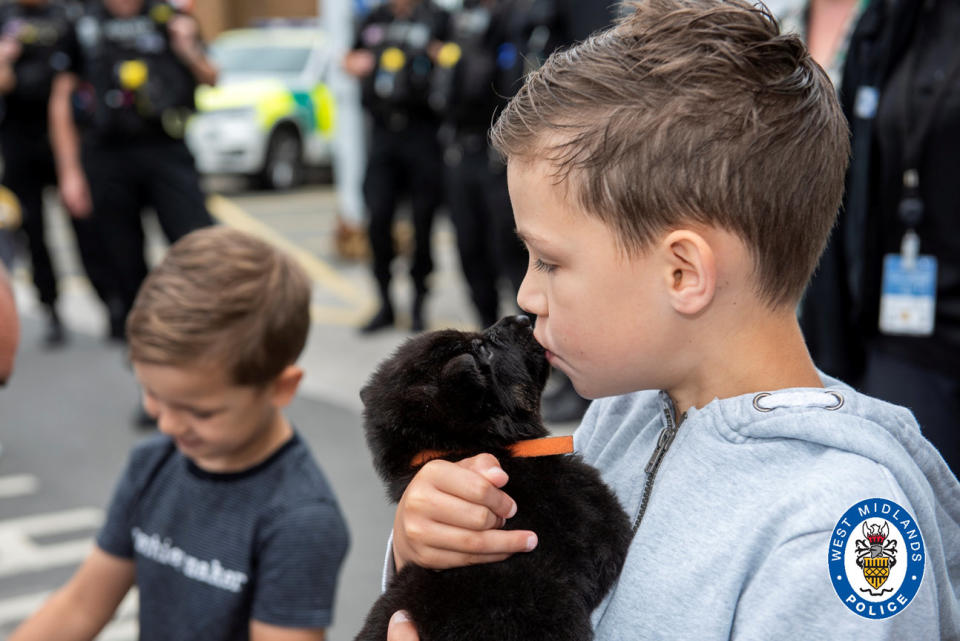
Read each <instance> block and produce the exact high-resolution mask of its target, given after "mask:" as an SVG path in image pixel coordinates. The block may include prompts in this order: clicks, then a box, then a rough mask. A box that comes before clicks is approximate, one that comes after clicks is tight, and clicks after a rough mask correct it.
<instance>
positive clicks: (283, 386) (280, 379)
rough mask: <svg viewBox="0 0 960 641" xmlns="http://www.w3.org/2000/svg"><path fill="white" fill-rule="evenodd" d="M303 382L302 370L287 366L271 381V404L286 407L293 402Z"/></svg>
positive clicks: (294, 366)
mask: <svg viewBox="0 0 960 641" xmlns="http://www.w3.org/2000/svg"><path fill="white" fill-rule="evenodd" d="M302 380H303V370H302V369H301V368H299V367H297V366H296V365H287V366H286V367H285V368H284V369H283V371H282V372H280V374H279V375H278V376H277V377H276V378H275V379H274V380H273V384H272V385H273V391H272V394H273V404H274V405H276V406H277V407H286V406H287V405H289V404H290V402H291V401H292V400H293V397H294V396H295V395H296V393H297V388H299V387H300V381H302Z"/></svg>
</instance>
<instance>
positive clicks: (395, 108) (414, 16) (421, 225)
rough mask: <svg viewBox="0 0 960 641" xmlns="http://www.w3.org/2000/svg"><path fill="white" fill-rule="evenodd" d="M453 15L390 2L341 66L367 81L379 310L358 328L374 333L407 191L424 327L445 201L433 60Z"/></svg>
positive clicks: (412, 1) (417, 309)
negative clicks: (431, 95)
mask: <svg viewBox="0 0 960 641" xmlns="http://www.w3.org/2000/svg"><path fill="white" fill-rule="evenodd" d="M447 20H448V15H447V13H446V12H445V11H442V10H441V9H439V8H437V7H436V6H434V5H433V3H432V2H431V0H388V2H387V3H386V4H384V5H382V6H380V7H378V8H376V9H374V10H373V11H372V12H371V13H370V14H369V15H368V16H367V17H366V18H365V19H364V20H363V21H362V22H361V24H360V26H359V29H358V32H357V36H356V40H355V44H354V47H353V49H352V50H351V51H350V52H349V53H348V54H347V55H346V57H345V58H344V63H343V66H344V69H345V70H346V71H347V73H350V74H352V75H354V76H356V77H357V78H360V79H361V81H362V94H363V104H364V108H365V109H366V110H367V112H368V113H369V115H370V117H371V120H372V123H373V124H372V132H371V146H370V153H369V156H368V163H367V172H366V176H365V178H364V198H365V200H366V203H367V209H368V210H369V215H370V227H369V236H370V246H371V249H372V250H373V273H374V277H375V278H376V280H377V285H378V288H379V293H380V308H379V310H378V311H377V313H376V315H374V317H373V318H372V319H371V320H370V322H369V323H367V324H366V325H365V326H364V327H363V328H362V329H361V331H362V332H364V333H369V332H374V331H377V330H379V329H383V328H386V327H390V326H391V325H393V321H394V311H393V305H392V303H391V300H390V292H389V288H390V264H391V262H392V261H393V258H394V249H393V238H392V226H393V219H394V215H395V213H396V207H397V200H398V198H399V197H400V195H401V194H402V193H404V192H407V193H409V195H410V200H411V205H412V214H413V228H414V236H415V244H416V247H415V250H414V255H413V263H412V265H411V268H410V276H411V277H412V279H413V285H414V301H413V308H412V310H411V311H412V322H411V327H412V329H413V330H414V331H419V330H421V329H423V326H424V321H423V304H424V299H425V297H426V293H427V283H426V279H427V276H428V275H429V274H430V272H431V271H432V269H433V260H432V257H431V253H430V231H431V228H432V225H433V216H434V212H435V210H436V208H437V207H438V206H439V204H440V202H441V199H442V192H443V184H442V174H443V169H442V167H443V166H442V162H441V153H442V152H441V149H440V144H439V142H438V141H437V127H438V120H437V117H436V116H435V114H434V113H433V112H432V111H431V109H430V106H429V105H428V103H427V93H428V86H429V81H430V73H431V71H432V68H433V58H434V57H435V55H436V51H437V49H438V47H439V46H440V41H442V40H444V39H445V38H446V29H447Z"/></svg>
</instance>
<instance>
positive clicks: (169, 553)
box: [97, 434, 349, 641]
mask: <svg viewBox="0 0 960 641" xmlns="http://www.w3.org/2000/svg"><path fill="white" fill-rule="evenodd" d="M348 543H349V536H348V533H347V527H346V523H345V522H344V519H343V516H342V515H341V513H340V508H339V507H338V505H337V501H336V499H335V497H334V495H333V492H332V490H331V489H330V486H329V485H328V483H327V481H326V479H325V478H324V476H323V473H322V472H321V471H320V468H319V467H318V466H317V464H316V462H315V461H314V459H313V457H312V455H311V454H310V452H309V450H308V449H307V447H306V445H305V444H304V443H303V441H302V440H301V438H300V437H299V436H298V435H296V434H295V435H294V436H293V437H292V438H291V439H290V440H289V441H287V442H286V443H285V444H284V445H283V446H282V447H281V448H280V449H278V450H277V451H276V452H274V453H273V454H272V455H271V456H270V457H269V458H268V459H267V460H265V461H263V462H262V463H260V464H258V465H256V466H254V467H252V468H250V469H248V470H245V471H242V472H236V473H226V474H213V473H210V472H206V471H204V470H201V469H200V468H199V467H197V466H196V465H195V464H194V463H193V462H192V461H190V460H189V459H187V458H186V457H184V456H183V455H182V454H180V452H179V451H178V450H177V449H176V447H175V445H174V444H173V442H172V441H171V440H170V438H168V437H166V436H157V437H154V438H150V439H148V440H147V441H145V442H143V443H141V444H139V445H138V446H137V447H135V448H134V450H133V452H132V454H131V456H130V460H129V462H128V465H127V469H126V470H125V472H124V473H123V475H122V476H121V478H120V481H119V483H118V485H117V489H116V492H115V494H114V497H113V501H112V503H111V505H110V509H109V511H108V514H107V520H106V523H105V525H104V526H103V529H102V530H101V531H100V533H99V535H98V536H97V545H98V546H99V547H100V548H101V549H103V550H104V551H105V552H108V553H110V554H113V555H115V556H118V557H122V558H126V559H132V560H133V561H134V562H135V563H136V576H137V579H136V581H137V587H138V589H139V591H140V639H141V641H150V640H152V639H156V640H158V641H159V640H165V641H168V640H170V639H177V640H178V641H186V640H188V639H197V640H200V639H202V640H203V641H215V640H217V639H223V640H224V641H226V640H230V641H237V640H241V639H248V638H249V625H250V619H256V620H257V621H261V622H263V623H268V624H271V625H277V626H286V627H297V628H325V627H328V626H329V625H330V622H331V618H332V612H333V601H334V592H335V588H336V583H337V575H338V573H339V570H340V565H341V563H342V561H343V558H344V556H345V555H346V551H347V547H348Z"/></svg>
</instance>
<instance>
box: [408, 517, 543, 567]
mask: <svg viewBox="0 0 960 641" xmlns="http://www.w3.org/2000/svg"><path fill="white" fill-rule="evenodd" d="M433 534H434V535H435V536H436V540H435V541H433V542H432V545H430V546H429V547H430V550H429V551H428V552H426V554H427V555H430V554H435V555H436V556H437V557H438V559H435V560H437V561H439V558H440V557H442V558H443V559H444V561H446V563H444V565H446V564H447V563H448V562H449V559H450V555H451V553H452V554H453V556H456V557H457V559H456V560H457V561H460V563H459V564H460V565H463V562H467V563H470V564H473V563H489V562H491V561H494V560H496V561H502V560H503V559H505V558H507V557H508V556H511V555H513V554H517V553H518V552H530V551H531V550H533V549H534V548H536V547H537V535H536V534H534V533H533V532H531V531H529V530H483V531H481V532H474V531H471V530H464V529H462V528H457V527H452V526H449V525H444V524H442V523H438V524H437V525H436V526H435V529H434V531H433ZM431 560H434V559H431ZM428 567H437V566H436V565H435V564H434V563H431V564H430V565H429V566H428Z"/></svg>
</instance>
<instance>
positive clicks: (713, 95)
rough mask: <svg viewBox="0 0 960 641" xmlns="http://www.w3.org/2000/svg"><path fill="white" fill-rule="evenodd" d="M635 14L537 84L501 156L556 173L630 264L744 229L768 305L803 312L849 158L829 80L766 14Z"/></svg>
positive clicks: (711, 5) (520, 98) (502, 130)
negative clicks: (668, 244) (672, 244)
mask: <svg viewBox="0 0 960 641" xmlns="http://www.w3.org/2000/svg"><path fill="white" fill-rule="evenodd" d="M629 7H630V8H632V12H631V13H630V14H629V15H626V16H625V17H623V18H622V19H621V20H620V21H619V23H618V24H617V25H616V26H614V27H613V28H611V29H609V30H607V31H605V32H603V33H600V34H597V35H594V36H593V37H591V38H589V39H587V40H586V41H584V42H582V43H580V44H578V45H576V46H574V47H572V48H571V49H568V50H565V51H560V52H557V53H555V54H554V55H552V56H551V57H550V58H549V59H548V60H547V61H546V63H545V64H544V65H543V67H541V68H540V69H539V70H538V71H536V72H534V73H533V74H531V75H530V76H529V77H528V78H527V80H526V82H525V83H524V86H523V87H522V88H521V89H520V91H519V93H518V94H517V95H516V96H515V97H514V98H513V100H511V101H510V103H509V105H508V106H507V107H506V109H505V110H504V112H503V113H502V114H501V115H500V117H499V119H498V120H497V122H496V123H495V125H494V127H493V130H492V132H491V138H492V141H493V144H494V146H495V147H496V148H497V149H498V150H499V151H500V152H501V153H502V154H503V155H505V156H506V157H507V159H508V160H513V159H518V160H521V161H524V160H535V159H538V158H544V159H546V160H548V161H549V162H551V163H552V164H553V166H554V167H555V169H556V173H555V176H556V178H557V181H558V183H566V187H567V188H568V189H570V193H571V194H572V195H573V196H574V197H575V198H576V200H577V202H578V204H579V205H580V206H581V207H582V208H583V209H584V210H585V211H587V212H588V213H590V214H592V215H595V216H598V217H599V218H600V219H601V220H603V221H604V222H605V223H606V224H607V225H609V226H610V227H611V228H612V229H613V230H614V231H615V233H616V234H617V238H618V241H619V243H620V245H621V249H623V250H625V251H627V252H639V251H642V250H644V249H645V248H647V247H649V246H650V244H651V243H652V242H654V241H655V240H656V238H657V237H658V236H659V235H660V234H662V233H663V232H665V231H668V230H670V229H672V228H676V227H678V226H681V225H686V224H692V223H700V224H706V225H710V226H715V227H718V228H721V229H725V230H727V231H730V232H732V233H735V234H736V235H738V236H739V237H740V238H741V239H743V241H744V242H745V243H746V245H747V246H748V247H749V249H750V251H751V253H752V255H753V258H754V269H755V282H756V283H757V290H758V295H759V297H760V298H761V300H764V301H765V302H766V303H768V304H769V305H771V306H774V307H776V306H779V305H781V304H787V303H796V301H798V300H799V298H800V296H801V295H802V293H803V290H804V288H805V286H806V283H807V281H808V279H809V277H810V274H811V273H812V272H813V270H814V268H815V267H816V264H817V261H818V259H819V256H820V254H821V252H822V251H823V248H824V246H825V244H826V241H827V238H828V236H829V233H830V229H831V227H832V225H833V222H834V220H835V217H836V212H837V209H838V207H839V204H840V199H841V195H842V192H843V178H844V173H845V171H846V167H847V161H848V156H849V136H848V131H847V125H846V120H845V119H844V117H843V113H842V112H841V110H840V105H839V103H838V100H837V97H836V92H835V90H834V88H833V86H832V85H831V84H830V81H829V79H828V78H827V75H826V74H825V73H824V71H823V70H822V69H821V68H820V67H819V66H818V65H817V64H816V63H815V62H814V61H813V59H812V58H811V57H810V55H809V53H808V52H807V50H806V48H805V47H804V45H803V43H802V42H801V41H800V39H799V38H798V37H797V36H796V35H790V34H786V35H785V34H781V33H780V31H779V27H778V26H777V23H776V21H775V20H774V18H773V17H772V16H771V15H770V14H769V13H768V12H767V10H766V9H765V8H763V7H762V5H760V6H753V5H751V4H749V3H748V2H745V1H743V0H727V1H723V2H721V1H719V0H644V1H642V2H635V3H632V4H630V5H629ZM568 179H569V180H568Z"/></svg>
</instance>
